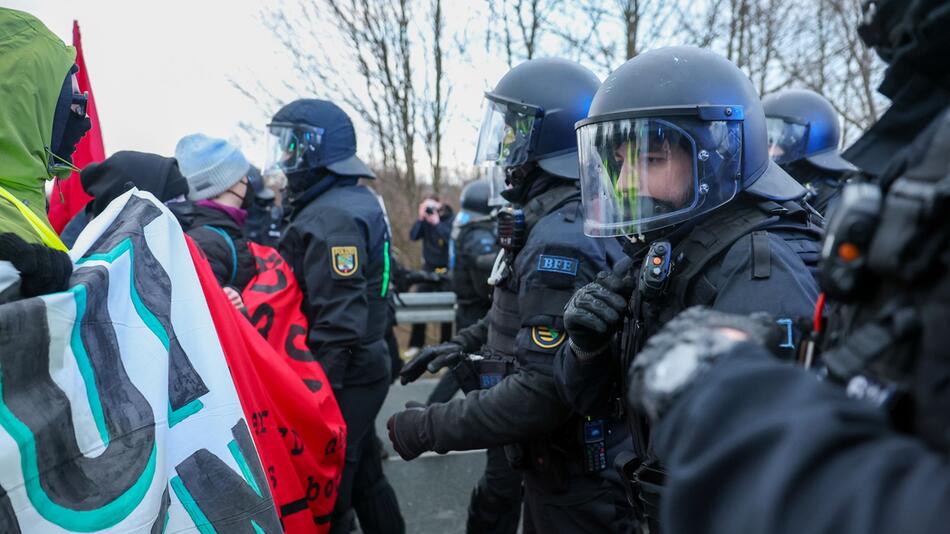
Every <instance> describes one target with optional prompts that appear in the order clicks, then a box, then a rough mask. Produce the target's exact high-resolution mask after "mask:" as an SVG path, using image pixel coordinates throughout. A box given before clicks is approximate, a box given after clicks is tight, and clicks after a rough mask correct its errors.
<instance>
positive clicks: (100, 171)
mask: <svg viewBox="0 0 950 534" xmlns="http://www.w3.org/2000/svg"><path fill="white" fill-rule="evenodd" d="M79 179H80V181H81V182H82V188H83V190H84V191H85V192H86V194H87V195H89V196H91V197H92V200H91V201H90V202H89V203H88V204H86V207H85V209H83V210H82V211H80V212H79V213H77V214H76V215H75V216H74V217H73V218H72V220H70V221H69V223H68V224H67V225H66V228H64V229H63V233H62V234H61V235H60V237H62V239H63V242H64V243H66V245H67V246H69V247H72V246H73V243H75V242H76V238H77V237H79V233H80V232H82V230H83V228H85V227H86V225H87V224H88V223H89V221H91V220H92V219H93V217H95V216H96V215H99V214H100V213H102V212H103V211H104V210H105V209H106V207H108V206H109V203H111V202H112V201H113V200H115V199H116V198H118V197H119V196H120V195H122V193H125V192H126V191H127V190H128V189H129V188H131V187H136V188H138V189H139V190H141V191H148V192H149V193H151V194H153V195H155V198H157V199H158V200H160V201H161V202H172V201H183V200H185V196H186V195H187V194H188V181H187V180H186V179H185V177H184V176H182V174H181V171H180V170H179V169H178V162H177V161H176V160H175V158H166V157H164V156H159V155H158V154H149V153H147V152H136V151H133V150H120V151H119V152H116V153H115V154H113V155H111V156H109V157H108V158H107V159H106V160H105V161H102V162H99V163H92V164H90V165H88V166H86V168H85V169H83V170H82V172H81V173H80V174H79Z"/></svg>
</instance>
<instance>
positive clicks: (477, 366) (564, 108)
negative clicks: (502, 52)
mask: <svg viewBox="0 0 950 534" xmlns="http://www.w3.org/2000/svg"><path fill="white" fill-rule="evenodd" d="M598 86H599V81H598V80H597V77H596V76H594V74H593V73H591V72H590V71H589V70H587V69H586V68H584V67H582V66H580V65H578V64H576V63H573V62H569V61H565V60H561V59H535V60H530V61H527V62H525V63H522V64H521V65H518V66H517V67H515V68H513V69H512V70H511V71H509V72H508V73H507V74H506V75H505V76H503V77H502V79H501V80H500V81H499V82H498V84H497V85H496V86H495V88H494V90H492V91H490V92H488V93H486V95H485V98H486V101H487V102H486V104H487V105H486V107H487V110H486V115H485V119H484V122H483V123H482V127H481V129H480V132H479V143H478V150H477V157H476V162H477V163H489V164H491V165H492V168H494V169H497V170H503V171H504V173H505V176H506V183H507V186H508V189H506V190H505V191H504V192H503V193H502V195H503V196H504V198H505V199H507V200H508V201H510V202H511V203H512V206H510V207H508V208H506V209H504V210H502V211H501V212H499V214H498V217H499V221H498V234H499V242H500V244H501V246H502V248H503V249H504V252H503V253H502V254H501V255H500V256H499V261H498V262H497V265H496V268H495V269H494V272H493V274H492V283H493V284H494V296H493V299H492V307H491V311H490V312H489V314H488V317H487V318H486V320H483V321H480V322H478V323H476V324H475V325H474V326H472V327H470V328H468V329H466V330H463V331H461V332H460V333H459V335H457V336H456V337H455V338H454V347H453V346H440V347H442V348H443V349H445V350H444V352H440V351H432V352H431V358H429V360H430V361H431V360H432V358H435V357H437V356H440V355H441V356H442V357H445V356H446V355H447V354H450V353H452V352H455V353H457V352H459V351H464V352H466V353H471V352H475V351H479V349H481V351H480V354H479V355H478V356H477V357H476V358H474V359H471V358H467V359H461V361H460V363H459V364H458V365H457V366H456V368H455V370H456V372H457V374H458V375H459V376H460V377H463V378H465V380H460V384H461V385H462V387H463V390H465V389H468V388H470V387H471V386H470V385H468V384H469V382H468V379H467V377H468V376H471V377H472V378H473V379H474V386H475V388H478V387H479V386H481V387H482V388H488V389H480V390H478V391H473V392H471V393H469V394H468V395H467V396H466V397H465V398H464V399H456V400H453V401H451V402H448V403H446V404H434V405H431V406H428V407H427V408H424V409H423V408H412V409H409V410H407V411H404V412H400V413H397V414H396V415H394V416H393V417H392V418H391V419H390V420H389V422H388V427H389V432H390V439H391V440H392V441H393V446H394V447H395V449H396V451H397V452H398V453H399V454H400V455H401V456H402V457H403V458H404V459H407V460H411V459H413V458H415V457H416V456H418V455H419V454H421V453H422V452H423V451H426V450H434V451H436V452H446V451H449V450H463V449H476V448H482V447H499V446H502V445H506V444H520V445H518V446H509V447H506V450H505V453H507V454H508V457H509V459H510V460H511V461H512V463H513V464H514V465H515V466H517V467H519V468H520V469H523V470H524V480H525V483H524V484H525V496H524V498H525V509H526V512H525V529H524V530H525V532H535V531H537V532H626V531H629V530H630V529H631V528H632V518H631V517H630V515H629V514H628V513H627V512H626V511H625V510H624V509H623V508H624V507H623V496H622V491H623V490H622V488H621V486H620V482H619V480H618V479H617V478H616V477H613V476H612V472H611V471H609V470H606V469H605V467H606V466H605V465H602V462H600V459H601V458H600V456H598V457H597V458H596V460H597V461H596V462H588V461H587V456H586V455H585V443H584V440H583V436H582V435H581V433H582V428H583V423H584V421H583V420H582V418H581V417H579V416H578V415H577V414H573V413H572V411H571V409H570V407H568V406H567V405H565V403H564V402H563V401H562V400H561V399H560V397H559V396H558V393H557V390H556V386H555V383H554V378H553V375H552V366H551V364H552V360H553V357H554V354H555V352H556V351H557V349H558V347H560V346H561V345H562V344H563V343H564V339H565V337H564V334H563V330H562V329H563V324H562V313H563V310H564V305H565V304H566V303H567V301H568V299H569V298H570V296H571V295H572V294H573V292H574V291H575V290H576V289H577V288H579V287H581V286H582V285H584V284H586V283H587V282H588V281H589V280H591V279H592V278H593V276H594V274H595V273H596V272H598V271H601V270H604V269H609V268H611V266H612V265H613V262H614V260H615V259H616V258H618V257H619V256H620V251H619V250H618V247H617V246H616V243H615V242H612V241H604V240H600V241H595V240H591V239H587V238H586V237H585V236H584V235H583V230H582V225H583V212H582V209H581V204H580V192H579V191H578V189H577V185H576V178H577V152H576V150H577V146H576V142H577V141H576V137H575V135H574V131H573V130H574V129H573V124H574V122H575V121H577V120H578V119H580V118H582V117H584V116H586V114H587V108H588V106H589V103H590V100H591V98H592V97H593V95H594V92H595V91H596V90H597V87H598ZM483 345H484V347H482V346H483ZM426 363H427V362H426V361H424V360H422V361H418V360H417V361H416V362H413V363H411V364H410V365H407V366H406V368H405V369H404V370H403V378H404V380H406V379H414V378H415V377H416V376H418V375H419V374H421V373H422V372H423V370H424V369H425V365H426ZM433 363H435V362H433ZM512 368H516V370H512ZM466 373H468V375H466ZM506 373H507V374H506ZM502 377H504V378H502ZM598 429H599V430H600V434H601V435H600V436H598V443H599V445H600V446H601V448H602V449H603V450H604V452H605V455H604V456H605V457H606V456H609V455H610V453H609V452H607V450H608V449H609V446H610V445H612V444H613V443H612V442H611V441H612V440H614V439H616V441H618V442H622V441H624V439H625V438H624V437H623V435H622V433H621V434H617V433H613V434H610V436H609V438H608V437H606V431H605V428H604V425H603V424H600V426H599V427H598ZM495 450H497V449H495ZM592 458H593V457H592ZM502 502H510V501H502Z"/></svg>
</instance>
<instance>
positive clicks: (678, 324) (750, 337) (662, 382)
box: [627, 306, 784, 420]
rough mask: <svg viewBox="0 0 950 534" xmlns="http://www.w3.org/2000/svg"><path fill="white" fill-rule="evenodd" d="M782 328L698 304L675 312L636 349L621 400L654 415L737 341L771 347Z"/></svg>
mask: <svg viewBox="0 0 950 534" xmlns="http://www.w3.org/2000/svg"><path fill="white" fill-rule="evenodd" d="M783 334H784V330H783V329H782V328H781V327H780V326H778V324H777V323H776V322H775V319H774V318H772V317H771V316H769V315H768V314H766V313H754V314H752V315H748V316H746V315H734V314H731V313H723V312H719V311H715V310H711V309H709V308H704V307H701V306H697V307H693V308H689V309H688V310H686V311H684V312H683V313H681V314H679V315H678V316H676V317H675V318H674V319H673V320H671V321H670V322H668V323H666V325H665V326H664V327H663V328H662V329H661V330H660V331H659V332H657V333H656V334H655V335H653V336H652V337H651V338H650V339H649V340H647V343H646V346H645V347H644V348H643V350H641V351H640V353H639V354H637V356H636V358H635V359H634V361H633V365H632V366H631V367H630V371H629V374H628V375H627V383H628V384H629V386H630V387H629V388H628V392H627V403H628V404H629V405H630V406H631V407H632V408H633V409H634V410H637V411H640V412H642V413H646V414H647V415H649V416H650V418H652V419H654V420H657V419H660V418H662V417H663V415H664V414H665V413H666V412H667V411H668V410H669V408H670V406H671V405H672V404H673V402H674V401H675V400H676V399H677V398H678V397H679V396H681V395H682V393H683V392H684V391H685V390H687V389H688V388H689V386H691V385H692V384H693V383H695V382H696V379H697V378H698V377H699V376H700V375H702V373H704V372H705V371H706V370H707V369H709V367H710V366H711V365H712V364H713V363H714V362H715V360H716V358H718V357H719V356H721V355H723V354H727V353H729V352H730V351H732V350H733V349H734V348H735V347H736V345H737V344H739V343H742V342H751V343H756V344H759V345H761V346H763V347H764V348H766V349H768V350H770V351H777V350H778V346H779V344H780V343H781V342H782V338H783Z"/></svg>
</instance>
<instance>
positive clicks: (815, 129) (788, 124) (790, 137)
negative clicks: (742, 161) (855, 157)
mask: <svg viewBox="0 0 950 534" xmlns="http://www.w3.org/2000/svg"><path fill="white" fill-rule="evenodd" d="M762 108H763V109H764V110H765V122H766V125H767V128H768V134H769V156H771V157H772V160H773V161H775V163H778V164H779V165H787V164H791V163H795V162H798V161H803V160H804V161H807V162H808V163H811V164H812V165H814V166H816V167H818V168H821V169H824V170H827V171H832V172H847V171H853V170H855V167H854V165H852V164H850V163H848V162H847V161H845V160H844V159H843V158H842V157H841V155H840V154H839V153H838V144H839V143H840V141H841V126H840V125H839V124H838V113H837V112H835V109H834V108H833V107H832V106H831V103H830V102H828V100H827V99H826V98H825V97H823V96H821V95H820V94H818V93H816V92H814V91H809V90H808V89H785V90H784V91H779V92H777V93H772V94H770V95H768V96H766V97H765V98H763V99H762Z"/></svg>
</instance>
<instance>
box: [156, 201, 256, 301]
mask: <svg viewBox="0 0 950 534" xmlns="http://www.w3.org/2000/svg"><path fill="white" fill-rule="evenodd" d="M168 207H169V209H170V210H171V211H172V213H174V214H175V217H177V218H178V222H179V223H180V224H181V227H182V229H183V230H184V231H185V233H187V234H188V235H189V236H191V238H192V239H194V240H195V243H196V244H197V245H198V247H199V248H200V249H201V251H202V252H204V254H205V256H207V257H208V262H209V263H210V264H211V269H212V270H213V271H214V277H215V278H216V279H217V280H218V283H219V284H221V286H222V287H224V286H231V287H233V288H235V289H237V290H238V291H243V290H244V288H245V287H246V286H247V284H248V282H250V281H251V279H252V278H254V275H256V274H257V268H256V266H255V263H254V257H253V256H252V255H251V251H250V249H248V248H247V241H246V240H245V239H244V231H243V230H242V229H241V227H240V226H238V224H237V222H235V220H234V219H232V218H231V217H230V216H229V215H228V214H226V213H224V212H222V211H219V210H216V209H213V208H209V207H207V206H199V205H197V204H195V203H194V202H179V203H174V204H170V205H169V206H168Z"/></svg>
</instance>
